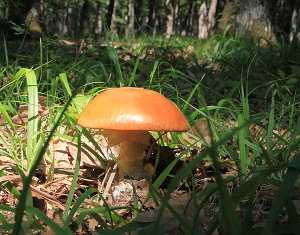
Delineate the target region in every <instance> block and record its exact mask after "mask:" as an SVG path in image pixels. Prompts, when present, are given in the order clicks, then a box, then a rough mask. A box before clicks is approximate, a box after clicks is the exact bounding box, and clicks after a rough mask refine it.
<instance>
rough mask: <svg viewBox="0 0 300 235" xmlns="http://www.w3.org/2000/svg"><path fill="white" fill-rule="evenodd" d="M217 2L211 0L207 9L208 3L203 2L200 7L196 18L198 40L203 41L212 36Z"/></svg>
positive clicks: (216, 0)
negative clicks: (197, 18)
mask: <svg viewBox="0 0 300 235" xmlns="http://www.w3.org/2000/svg"><path fill="white" fill-rule="evenodd" d="M217 4H218V0H211V2H210V6H209V8H208V2H207V1H203V2H202V3H201V5H200V8H199V12H198V16H199V20H198V38H201V39H205V38H207V37H208V36H210V35H211V34H212V30H213V27H214V26H215V16H216V11H217Z"/></svg>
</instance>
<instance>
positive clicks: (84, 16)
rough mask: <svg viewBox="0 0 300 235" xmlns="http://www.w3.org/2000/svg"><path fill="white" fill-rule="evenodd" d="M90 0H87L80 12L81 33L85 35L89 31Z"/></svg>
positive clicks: (82, 35)
mask: <svg viewBox="0 0 300 235" xmlns="http://www.w3.org/2000/svg"><path fill="white" fill-rule="evenodd" d="M89 15H90V2H89V0H85V1H84V3H83V5H82V7H81V12H80V20H79V35H80V36H81V37H84V36H85V35H87V34H88V33H89Z"/></svg>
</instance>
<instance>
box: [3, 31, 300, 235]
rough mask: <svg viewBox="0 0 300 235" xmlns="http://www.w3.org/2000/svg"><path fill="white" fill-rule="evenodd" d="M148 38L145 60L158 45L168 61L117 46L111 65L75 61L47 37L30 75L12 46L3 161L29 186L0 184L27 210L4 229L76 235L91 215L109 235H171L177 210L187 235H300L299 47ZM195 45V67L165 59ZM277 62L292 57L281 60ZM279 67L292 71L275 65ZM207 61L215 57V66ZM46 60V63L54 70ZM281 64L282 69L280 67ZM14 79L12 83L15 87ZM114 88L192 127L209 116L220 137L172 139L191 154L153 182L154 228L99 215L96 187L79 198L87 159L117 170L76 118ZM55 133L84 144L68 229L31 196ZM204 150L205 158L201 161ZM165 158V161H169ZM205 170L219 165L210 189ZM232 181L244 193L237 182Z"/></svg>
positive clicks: (103, 210)
mask: <svg viewBox="0 0 300 235" xmlns="http://www.w3.org/2000/svg"><path fill="white" fill-rule="evenodd" d="M227 39H229V40H227ZM139 40H140V44H141V45H140V47H141V48H140V50H137V51H138V52H137V53H139V54H140V55H141V54H142V53H144V52H145V51H147V48H154V49H155V50H156V53H157V55H159V56H156V57H155V58H154V59H153V60H146V61H144V60H143V57H140V58H137V59H135V60H132V61H130V62H126V61H123V60H122V59H121V57H119V54H118V51H117V50H115V49H114V48H112V47H108V48H106V49H105V50H102V51H101V53H103V54H101V55H102V57H100V56H99V55H97V56H95V55H94V54H93V53H92V52H91V51H86V52H85V54H83V55H82V56H79V57H78V58H76V60H75V59H74V58H72V57H71V56H69V57H68V53H69V52H70V51H72V50H70V49H68V48H65V51H64V50H62V51H59V50H58V51H54V50H52V49H51V47H52V46H56V45H51V43H53V42H51V43H49V44H43V43H41V41H40V42H39V47H38V50H37V51H38V53H39V56H37V57H36V58H35V57H34V56H31V57H32V58H30V62H29V63H31V64H29V65H28V66H27V67H30V66H32V65H33V64H37V65H38V66H37V67H36V69H29V68H21V69H20V68H18V67H17V66H15V65H13V64H12V65H9V64H8V62H10V61H11V60H10V58H8V56H9V55H10V53H9V44H8V45H6V42H5V43H4V48H5V52H6V53H5V55H6V56H5V58H4V59H5V61H6V66H3V68H0V69H1V71H3V72H2V73H1V80H0V81H1V82H3V86H2V87H1V88H0V91H1V93H0V97H1V102H0V114H1V117H2V118H3V119H4V121H5V123H6V128H7V129H9V131H8V132H5V133H2V132H1V131H0V154H1V155H5V156H8V157H10V158H11V159H13V161H14V162H15V166H16V170H15V171H14V173H15V174H19V175H20V176H21V178H22V182H23V188H22V191H18V190H17V188H16V187H15V186H14V185H12V184H9V182H7V181H6V182H4V183H1V186H2V187H4V188H6V189H9V192H10V193H11V194H12V195H13V196H14V197H16V198H17V199H18V205H17V207H16V208H13V207H12V206H9V205H0V229H1V231H4V232H8V233H11V232H13V234H20V233H25V234H26V233H30V231H32V230H34V229H36V230H40V229H42V227H43V226H36V224H37V223H35V221H36V220H37V221H42V222H43V225H46V226H48V227H49V228H50V229H51V230H52V231H53V232H55V234H72V233H73V232H74V231H72V229H71V227H72V225H74V224H76V225H77V226H80V225H82V224H84V223H85V220H86V219H87V218H89V217H92V218H96V219H97V221H98V223H99V224H100V225H101V229H99V231H98V232H99V234H126V233H130V232H132V231H137V230H138V231H139V232H140V233H158V234H160V233H163V232H164V231H165V229H166V228H165V225H164V213H166V211H167V210H168V212H170V213H171V215H172V216H173V217H174V219H175V220H176V221H177V222H178V223H179V224H180V225H181V226H180V228H181V232H182V233H185V234H206V235H208V234H214V233H215V232H216V231H218V232H219V233H220V234H242V233H243V234H286V233H289V234H297V233H298V230H297V229H296V228H297V227H298V226H300V222H299V215H298V212H297V208H296V206H295V204H294V202H293V199H294V197H295V196H297V195H296V194H295V193H294V188H295V187H294V186H295V184H296V181H297V177H298V174H299V171H300V163H299V147H300V143H299V137H298V136H299V133H300V128H299V126H300V125H299V123H300V119H297V116H298V115H299V108H298V103H299V96H298V95H297V94H298V93H297V91H298V89H299V88H298V86H297V84H298V83H297V81H298V78H299V77H298V75H299V74H298V72H297V71H299V70H297V69H296V68H295V67H297V66H298V67H299V66H300V65H299V64H300V63H298V61H297V59H299V58H298V57H297V55H293V54H292V51H288V52H289V53H290V54H288V53H287V52H282V51H281V50H283V49H284V50H285V48H273V50H274V51H272V48H266V49H262V48H260V47H259V45H257V44H255V43H253V42H250V41H248V40H243V39H240V38H237V37H230V36H228V35H219V36H217V37H214V38H212V39H211V40H209V41H206V42H198V41H197V42H196V41H195V40H193V39H187V40H183V39H181V38H173V39H172V40H168V41H166V40H163V39H161V38H152V39H146V38H140V39H137V40H136V41H137V42H136V43H139ZM125 41H126V40H125ZM191 44H193V45H194V47H195V51H194V54H193V56H191V57H190V58H188V59H181V61H179V62H178V61H177V60H175V59H174V61H175V62H174V61H173V60H172V59H171V60H170V59H169V58H167V57H163V56H164V55H165V54H168V53H169V52H172V50H174V48H175V49H176V50H177V49H178V48H179V49H184V48H185V47H187V46H189V45H191ZM249 48H250V49H253V50H249ZM94 49H95V48H94ZM94 51H97V48H96V49H95V50H94ZM45 52H46V53H45ZM99 53H100V52H99ZM133 53H135V51H133ZM278 54H279V55H284V56H282V58H279V57H278ZM62 55H65V56H62ZM272 56H273V57H274V58H272ZM28 57H29V56H26V55H25V56H24V58H23V57H21V58H18V63H21V64H22V63H24V61H25V59H26V58H28ZM50 57H51V58H53V60H52V61H49V58H50ZM34 58H35V59H36V60H35V61H34ZM59 58H61V59H59ZM91 58H92V59H91ZM99 58H101V59H99ZM277 59H280V60H281V63H282V64H279V63H278V62H275V60H277ZM199 60H205V63H202V62H201V61H200V62H199ZM44 61H46V64H43V62H44ZM291 61H292V65H291V64H290V62H291ZM295 61H296V62H295ZM273 62H274V63H273ZM177 63H178V64H177ZM268 63H269V64H268ZM297 63H298V64H297ZM219 64H221V66H220V67H218V69H214V68H212V66H213V65H219ZM245 65H246V66H247V68H246V69H248V70H247V76H246V79H247V81H246V82H245V80H244V78H243V77H242V79H241V74H242V75H243V71H244V70H245V68H244V66H245ZM276 66H277V67H278V70H274V67H276ZM250 67H251V69H249V68H250ZM211 68H212V69H211ZM287 68H288V69H287ZM291 68H293V69H291ZM280 71H284V72H280ZM5 76H8V77H9V78H10V79H9V80H8V81H5V82H4V77H5ZM111 86H143V87H148V88H151V89H155V90H157V91H159V92H161V93H163V94H165V95H166V96H168V97H169V98H170V99H172V100H173V101H174V102H175V103H176V104H177V105H178V106H179V107H180V108H181V110H182V111H183V112H184V113H185V115H186V116H187V118H188V120H189V121H190V123H191V125H193V123H194V122H195V121H196V120H197V119H201V118H204V119H205V120H207V122H208V128H209V132H210V133H211V138H212V141H211V143H210V144H208V143H205V141H203V136H201V133H198V134H197V133H193V136H192V138H185V137H184V134H180V133H172V135H170V140H169V141H168V142H166V143H164V145H169V146H170V147H173V146H183V147H184V150H185V151H184V152H182V153H181V154H180V156H178V158H175V160H173V161H171V162H170V164H169V165H168V166H166V167H165V169H164V170H163V171H162V172H161V173H160V175H158V176H157V178H156V180H155V181H154V182H153V183H151V184H150V193H149V194H150V195H149V197H151V198H152V200H153V201H154V202H155V203H156V204H157V206H158V207H159V209H158V214H157V216H156V217H155V218H153V220H152V221H151V223H149V224H146V225H144V226H142V225H141V224H139V223H138V221H135V220H133V221H126V220H125V219H124V218H122V217H121V216H120V215H118V213H117V212H116V211H117V210H118V209H120V208H118V207H109V206H108V205H107V204H106V203H105V200H104V204H103V205H98V206H95V207H94V208H85V207H83V206H82V204H83V202H84V201H85V200H86V199H93V198H97V197H98V198H101V199H103V198H102V195H101V192H99V191H98V190H97V189H96V188H92V187H91V188H87V189H86V190H84V192H82V193H81V195H80V196H79V197H78V198H76V197H75V191H76V189H77V188H78V187H79V183H78V177H79V173H80V158H81V153H82V151H83V150H85V151H87V152H88V153H89V154H90V156H92V157H96V158H98V159H99V160H100V161H101V162H102V163H103V165H104V166H105V165H106V163H107V159H105V157H104V154H103V153H102V152H101V151H102V150H101V147H100V146H99V145H98V143H97V141H96V140H95V139H93V135H92V134H91V133H90V132H89V130H86V129H79V128H77V127H76V128H74V126H76V117H77V116H78V113H79V112H80V111H81V109H82V107H83V106H84V105H85V104H86V102H88V100H89V99H90V97H92V96H93V95H95V94H96V93H98V92H99V91H101V90H102V89H103V88H106V87H111ZM40 94H47V104H48V106H49V109H50V110H49V113H50V116H49V117H48V119H47V125H45V126H48V128H47V129H42V128H41V122H42V120H41V119H40V118H39V115H38V107H39V103H38V95H40ZM20 104H27V106H28V122H27V124H26V126H25V127H26V144H24V140H23V139H22V137H21V136H18V135H17V131H18V129H19V128H20V126H18V125H16V124H15V123H14V122H13V118H12V117H13V116H14V115H16V114H17V113H18V112H19V111H18V106H19V105H20ZM253 126H255V127H256V128H258V129H259V131H260V132H259V133H258V134H256V133H253V129H252V128H253ZM59 127H64V128H65V129H66V130H70V129H74V130H75V136H68V134H67V133H68V132H67V131H65V132H64V133H63V134H61V133H59V132H60V131H59V130H58V129H59ZM7 133H9V134H7ZM54 135H58V136H59V137H62V136H64V137H65V138H68V139H69V140H72V141H74V139H76V143H75V144H76V146H77V157H76V161H75V162H76V163H75V166H74V169H73V180H72V183H71V186H70V190H69V193H68V196H67V199H66V203H65V211H64V212H63V214H62V218H61V219H62V223H55V222H53V221H52V220H51V219H50V218H48V217H47V216H46V215H45V214H44V213H43V212H41V211H40V210H39V209H37V208H35V207H33V204H32V196H31V193H30V191H31V190H30V183H31V180H32V178H33V176H34V175H35V173H36V171H37V169H39V167H40V163H41V161H42V159H43V157H44V156H45V154H46V151H47V147H48V144H49V142H50V141H51V138H53V136H54ZM82 136H84V137H85V138H88V139H89V141H90V142H91V143H92V144H93V145H94V146H93V147H94V149H93V148H91V147H89V146H87V145H85V143H83V142H82V141H81V137H82ZM201 143H204V144H201ZM197 146H201V148H199V147H197ZM195 149H196V150H197V151H196V152H197V153H196V154H194V155H193V154H192V153H194V150H195ZM16 150H17V151H16ZM186 153H188V155H192V156H191V157H190V158H189V159H188V160H187V161H186V162H185V163H184V167H182V168H181V169H180V170H179V171H178V172H176V173H175V174H176V175H175V177H173V178H171V181H170V183H169V184H168V187H167V189H166V190H165V191H164V192H163V193H162V192H161V190H160V187H161V186H162V185H163V184H164V183H165V182H166V180H167V179H168V180H169V179H170V177H169V176H170V175H171V174H172V172H173V170H174V169H175V166H176V164H177V163H178V162H179V161H181V159H182V158H184V159H186V156H183V155H184V154H186ZM157 157H158V159H159V157H161V156H160V153H158V156H157ZM228 159H229V160H231V161H232V162H234V163H233V167H235V166H236V167H237V174H233V175H230V176H227V175H226V174H223V172H222V166H223V164H225V161H226V160H228ZM203 162H208V163H209V164H210V165H211V166H212V168H213V170H214V174H213V177H212V180H213V182H210V183H208V184H207V186H206V187H204V188H203V189H202V190H199V188H201V187H199V185H198V184H197V183H196V174H195V171H196V170H197V169H199V168H201V166H202V163H203ZM2 174H5V172H4V171H0V175H2ZM0 179H1V177H0ZM1 182H2V181H1ZM232 184H233V185H234V187H230V186H229V185H232ZM182 185H184V186H186V188H188V189H186V191H188V192H189V193H190V195H191V202H192V203H193V215H192V219H190V218H187V217H185V216H184V215H183V214H181V213H180V212H178V211H177V208H173V206H172V205H171V204H170V201H169V199H170V198H171V197H172V193H174V192H175V191H176V190H177V189H178V188H180V187H182ZM264 185H271V186H272V188H274V189H275V190H274V191H275V196H274V200H273V201H272V205H271V208H270V210H269V211H268V213H267V215H266V216H265V217H264V218H263V219H262V220H261V221H259V223H257V221H255V219H254V216H253V214H254V212H255V210H256V207H255V206H256V205H257V203H258V202H257V201H256V195H257V192H258V191H259V190H260V188H261V187H263V186H264ZM211 200H214V201H215V205H214V206H213V207H212V209H211V210H212V211H213V213H212V215H211V217H210V218H206V220H205V221H207V222H206V224H201V223H200V222H201V220H203V218H202V217H201V216H202V213H204V212H205V211H206V210H207V205H209V204H210V201H211ZM127 209H129V208H127ZM133 210H134V211H135V213H137V214H138V213H142V211H141V208H140V207H138V206H134V208H133ZM4 212H5V213H8V212H10V213H13V214H14V221H13V220H10V219H9V218H6V217H5V213H4ZM282 215H286V217H287V221H288V222H287V223H282V221H280V219H281V216H282ZM199 221H200V222H199Z"/></svg>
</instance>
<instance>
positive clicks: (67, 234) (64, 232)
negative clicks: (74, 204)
mask: <svg viewBox="0 0 300 235" xmlns="http://www.w3.org/2000/svg"><path fill="white" fill-rule="evenodd" d="M26 210H27V211H30V212H31V213H32V214H34V215H35V216H37V217H38V219H40V220H41V221H43V222H44V223H45V224H46V225H48V226H49V227H50V228H51V230H52V232H54V234H57V235H72V234H73V233H72V231H71V230H70V229H69V228H67V229H63V228H61V227H60V226H59V225H58V224H56V223H54V222H53V221H52V220H51V219H50V218H48V217H47V216H46V215H45V214H44V213H42V212H41V211H40V210H39V209H38V208H35V207H32V208H26Z"/></svg>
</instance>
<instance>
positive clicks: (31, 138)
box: [24, 69, 39, 169]
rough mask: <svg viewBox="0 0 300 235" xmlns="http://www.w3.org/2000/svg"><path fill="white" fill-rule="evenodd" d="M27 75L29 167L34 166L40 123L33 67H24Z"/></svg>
mask: <svg viewBox="0 0 300 235" xmlns="http://www.w3.org/2000/svg"><path fill="white" fill-rule="evenodd" d="M24 70H25V77H26V79H27V91H28V124H27V160H28V168H27V169H30V168H31V166H32V162H33V161H34V157H35V153H36V152H35V146H36V144H37V139H38V134H39V132H38V131H39V130H38V125H39V117H38V111H39V99H38V88H37V78H36V75H35V73H34V71H33V70H32V69H24Z"/></svg>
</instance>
